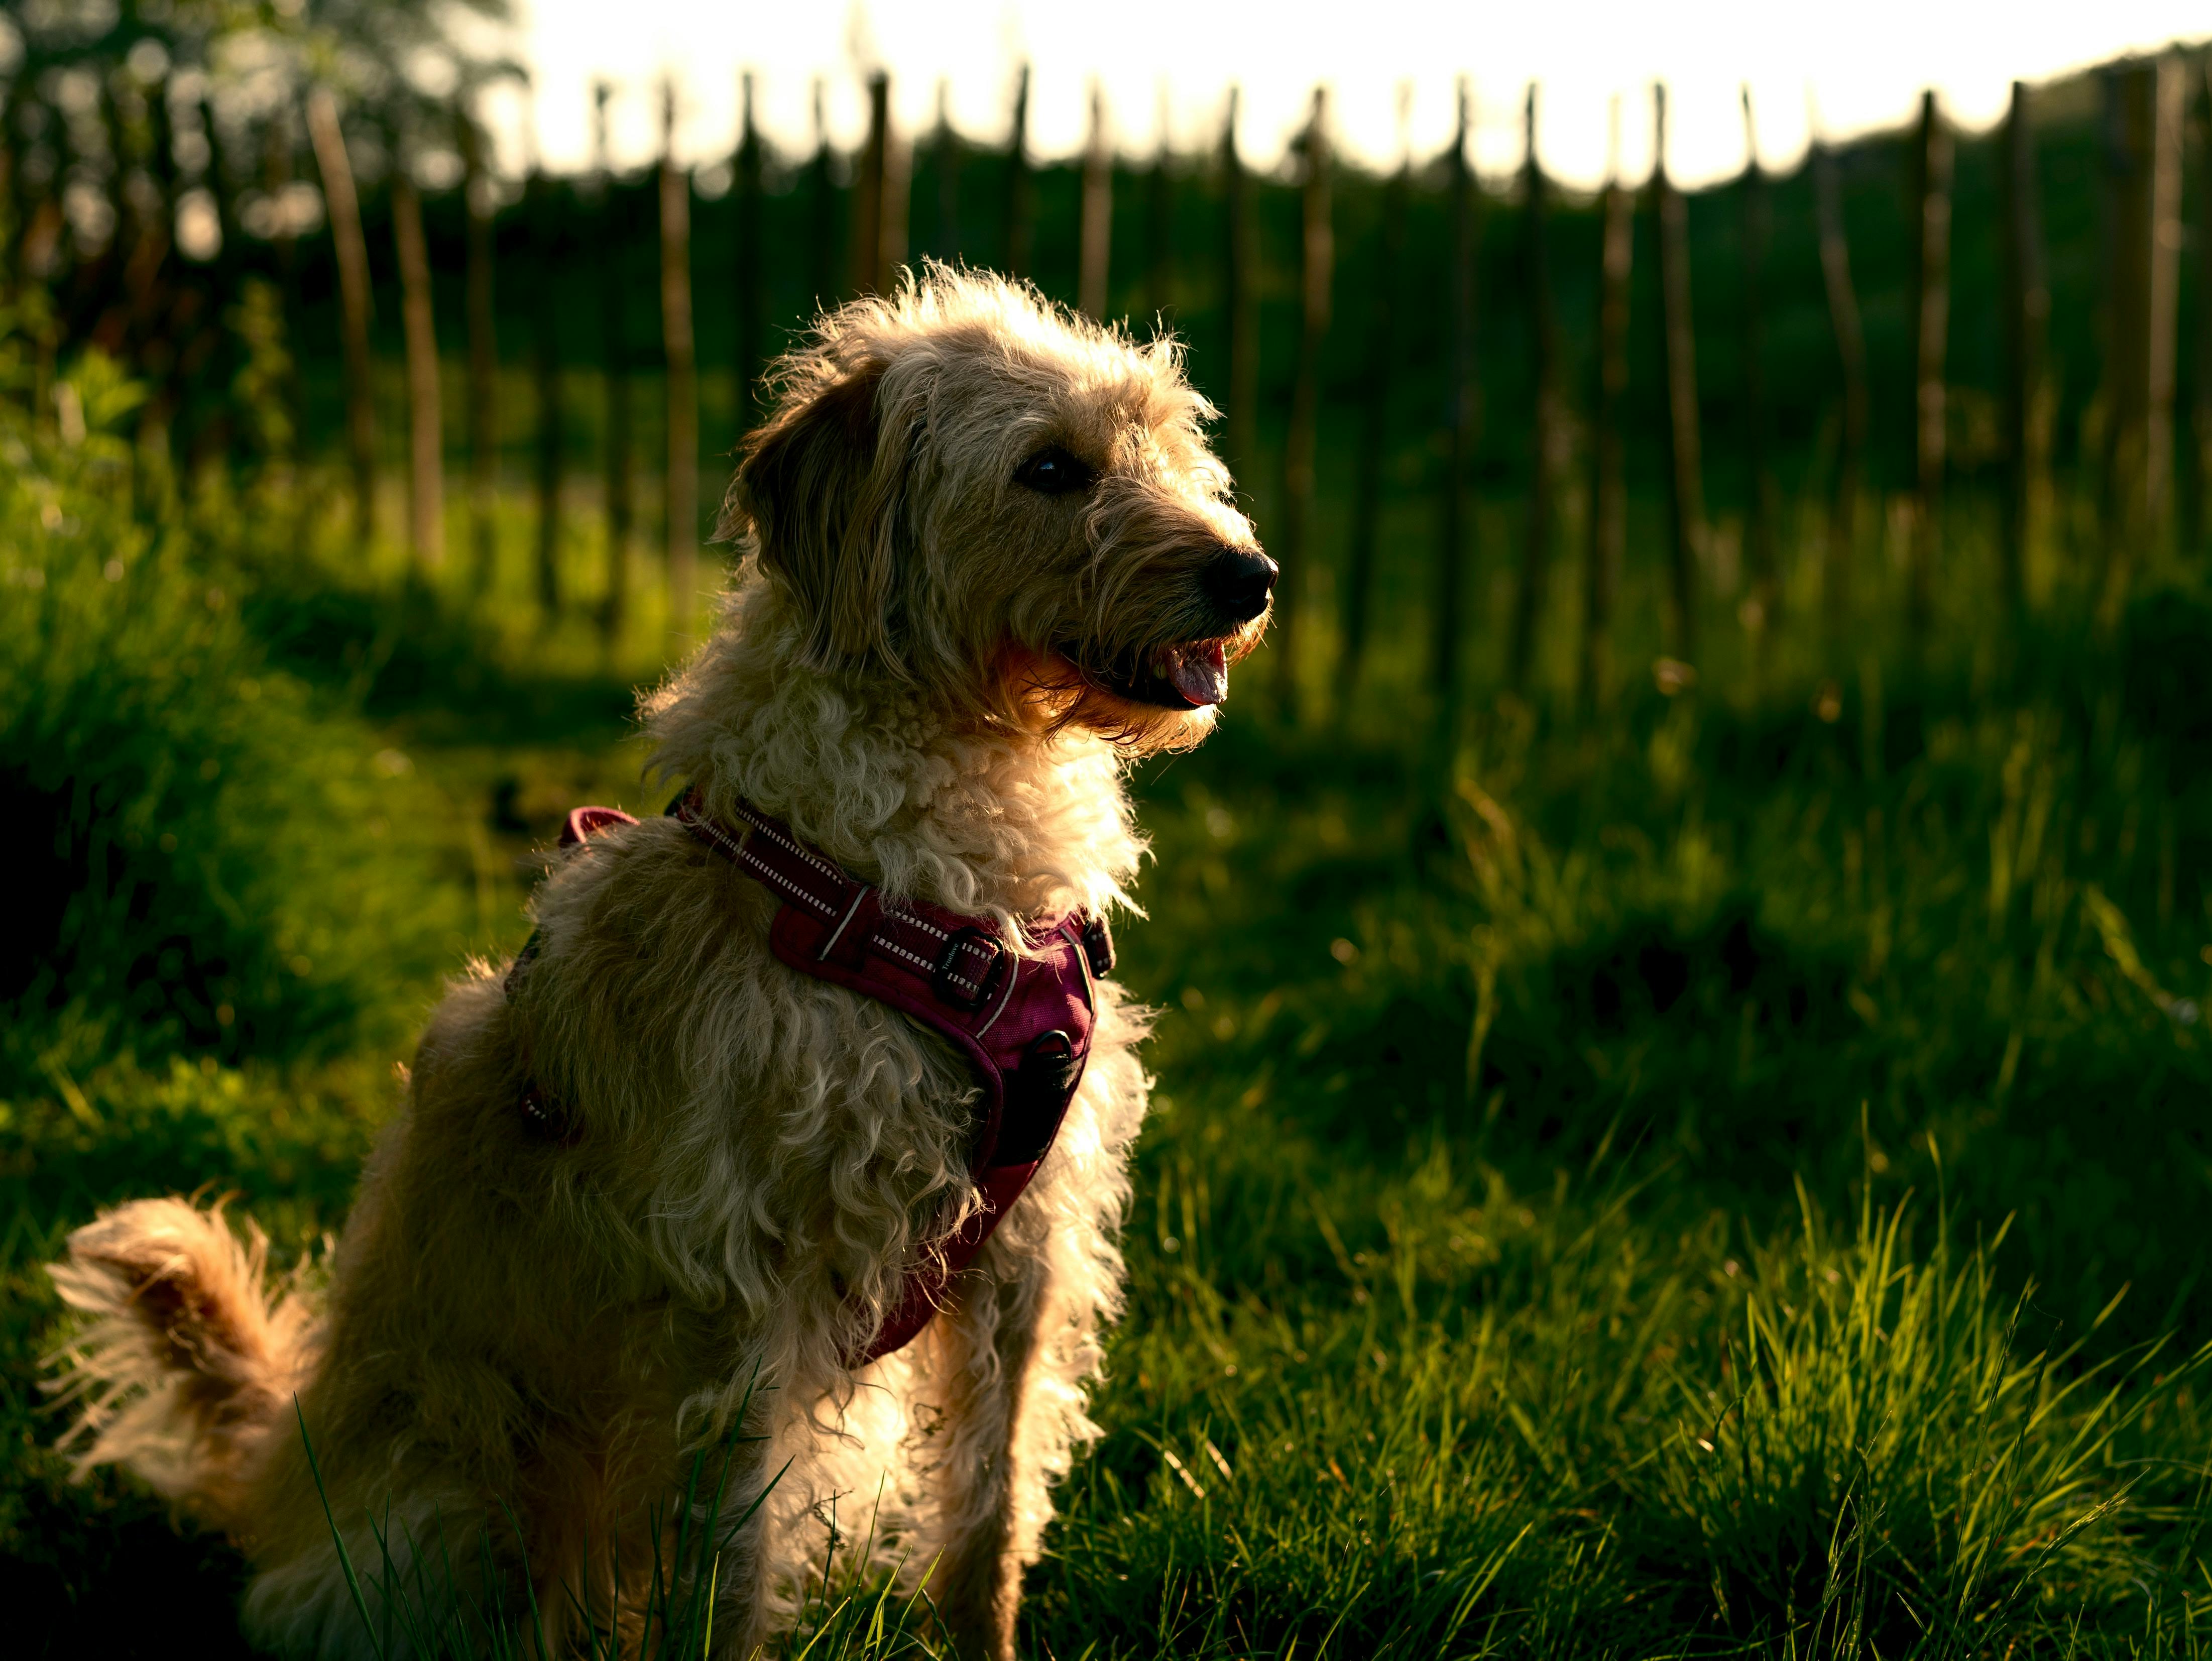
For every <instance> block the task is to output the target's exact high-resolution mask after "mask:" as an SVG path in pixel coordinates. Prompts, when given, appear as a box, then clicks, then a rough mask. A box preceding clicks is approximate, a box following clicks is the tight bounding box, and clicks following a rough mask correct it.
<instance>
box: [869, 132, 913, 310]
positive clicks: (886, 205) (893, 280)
mask: <svg viewBox="0 0 2212 1661" xmlns="http://www.w3.org/2000/svg"><path fill="white" fill-rule="evenodd" d="M886 91H888V88H886ZM913 207H914V146H913V145H912V144H909V143H907V142H906V141H905V140H903V139H902V138H901V137H899V134H898V130H897V128H896V127H895V126H893V125H891V120H890V108H889V106H888V104H886V106H885V108H884V199H883V218H882V220H881V222H879V223H878V227H877V229H876V291H877V292H878V294H890V292H891V291H892V290H893V289H896V288H897V287H898V280H899V271H900V270H901V269H902V267H903V266H904V265H906V254H907V240H906V234H907V221H908V217H909V216H910V215H911V212H912V210H913Z"/></svg>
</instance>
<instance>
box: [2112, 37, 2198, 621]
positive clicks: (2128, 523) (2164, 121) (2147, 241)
mask: <svg viewBox="0 0 2212 1661" xmlns="http://www.w3.org/2000/svg"><path fill="white" fill-rule="evenodd" d="M2105 88H2106V192H2107V198H2108V202H2109V204H2110V205H2109V208H2108V212H2107V219H2106V222H2107V225H2108V226H2109V228H2110V235H2109V248H2110V254H2109V265H2108V276H2107V285H2108V288H2107V295H2106V325H2105V326H2106V380H2107V396H2106V406H2107V410H2108V419H2109V423H2110V427H2111V432H2110V435H2109V437H2108V439H2107V441H2106V473H2107V478H2108V484H2107V486H2106V502H2107V508H2106V532H2105V536H2104V538H2103V540H2104V545H2105V561H2106V564H2105V574H2104V584H2103V587H2104V593H2103V595H2102V597H2101V600H2100V606H2099V611H2100V618H2101V620H2102V621H2103V622H2105V623H2106V624H2111V623H2112V621H2114V620H2115V619H2116V618H2117V617H2118V612H2119V609H2120V607H2121V606H2122V605H2124V604H2125V602H2126V599H2127V591H2128V587H2129V585H2130V581H2131V580H2132V577H2133V575H2134V571H2135V569H2136V565H2137V564H2138V563H2140V562H2141V561H2142V559H2143V558H2144V557H2146V556H2147V555H2148V553H2149V552H2150V551H2151V549H2152V548H2153V547H2154V545H2156V543H2157V540H2158V538H2159V535H2160V532H2161V531H2162V530H2163V528H2164V520H2165V515H2166V505H2167V499H2168V496H2169V485H2170V481H2171V475H2172V455H2173V382H2174V359H2175V350H2174V349H2175V338H2174V337H2175V324H2176V320H2177V311H2178V298H2177V290H2178V289H2179V275H2180V273H2179V242H2180V222H2179V221H2180V198H2181V179H2180V172H2181V75H2180V70H2179V64H2177V63H2176V62H2175V61H2174V60H2173V59H2172V58H2162V59H2160V60H2159V61H2157V62H2154V63H2148V64H2130V65H2127V66H2125V67H2123V68H2120V69H2117V70H2107V71H2106V74H2105Z"/></svg>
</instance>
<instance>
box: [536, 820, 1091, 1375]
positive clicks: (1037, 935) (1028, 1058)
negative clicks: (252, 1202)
mask: <svg viewBox="0 0 2212 1661" xmlns="http://www.w3.org/2000/svg"><path fill="white" fill-rule="evenodd" d="M668 811H669V813H670V815H671V817H672V818H675V819H676V820H677V821H678V823H679V824H682V825H684V828H685V829H686V830H687V831H690V833H691V834H692V835H693V836H694V837H697V838H698V839H699V840H700V841H701V842H702V843H704V844H705V845H706V846H708V848H711V849H714V851H715V852H716V853H718V854H720V855H722V857H723V858H725V859H726V860H728V861H730V862H731V863H732V864H733V865H735V866H736V867H738V869H739V870H741V871H743V872H744V873H745V874H746V875H748V876H750V877H751V878H752V879H754V880H755V881H757V882H758V883H760V884H761V885H762V886H763V887H765V888H766V889H767V890H768V891H769V892H770V893H772V894H774V895H775V897H776V898H777V900H778V901H779V902H780V904H778V906H777V908H776V914H775V921H774V922H773V923H772V924H771V925H770V927H769V949H770V950H771V951H772V952H774V953H775V956H776V958H778V959H779V960H781V962H783V963H784V964H787V965H789V966H790V967H791V968H793V969H794V970H799V972H800V973H802V974H805V975H809V976H811V977H814V978H816V979H819V980H826V981H829V982H831V983H835V984H837V985H840V986H843V987H846V988H848V989H850V990H852V991H854V992H857V993H860V994H861V995H865V996H867V997H871V998H873V999H875V1000H877V1001H879V1002H882V1003H886V1004H889V1005H890V1007H893V1008H895V1009H897V1010H899V1011H901V1012H902V1013H905V1014H907V1015H908V1016H910V1017H912V1018H913V1019H915V1020H918V1021H920V1022H921V1023H922V1024H923V1025H926V1026H928V1027H930V1028H931V1029H933V1031H937V1032H938V1033H939V1034H940V1035H942V1036H943V1037H945V1038H947V1039H948V1040H950V1041H951V1043H952V1044H953V1045H954V1046H955V1047H956V1048H957V1049H958V1050H960V1051H961V1052H962V1053H963V1056H965V1057H966V1058H967V1060H968V1062H969V1066H970V1067H971V1068H972V1069H973V1070H974V1072H975V1078H976V1081H977V1083H978V1084H979V1085H981V1087H982V1088H981V1096H980V1098H979V1099H978V1102H977V1104H976V1125H975V1133H974V1135H973V1138H972V1141H971V1143H970V1154H969V1165H970V1171H971V1174H972V1176H973V1177H974V1179H975V1187H976V1194H977V1199H978V1202H979V1203H978V1204H977V1206H976V1207H975V1208H973V1209H972V1210H971V1211H970V1212H969V1214H968V1217H967V1220H965V1221H964V1222H963V1223H962V1224H961V1226H959V1227H958V1228H957V1229H955V1230H953V1231H951V1232H950V1233H948V1234H947V1235H945V1237H944V1238H941V1239H939V1241H937V1242H935V1243H934V1244H933V1248H932V1249H931V1250H929V1251H928V1252H927V1253H926V1254H925V1255H924V1256H923V1258H922V1260H921V1262H919V1263H917V1264H915V1266H914V1267H913V1268H911V1269H908V1273H907V1277H906V1283H905V1285H904V1287H902V1290H901V1293H900V1297H899V1299H898V1301H897V1303H896V1305H895V1306H894V1307H893V1309H892V1310H891V1311H890V1314H889V1315H888V1316H887V1317H885V1319H884V1323H883V1325H882V1326H881V1327H880V1328H879V1329H878V1330H877V1332H876V1334H875V1335H874V1337H873V1338H872V1339H871V1340H870V1341H869V1342H868V1343H867V1344H866V1345H865V1346H863V1347H861V1348H860V1349H859V1350H858V1351H856V1352H855V1353H854V1354H852V1355H849V1356H848V1358H847V1360H848V1362H849V1363H850V1364H851V1365H852V1366H856V1367H857V1366H862V1365H865V1364H866V1362H869V1361H872V1360H875V1359H876V1358H878V1356H882V1355H887V1354H890V1353H891V1352H892V1351H893V1350H895V1349H897V1348H900V1347H901V1346H902V1345H903V1344H904V1343H906V1342H908V1340H909V1339H911V1338H912V1337H913V1336H914V1335H915V1334H916V1333H918V1332H920V1331H921V1329H922V1328H923V1327H925V1326H927V1324H928V1323H929V1321H930V1318H931V1317H933V1316H934V1315H935V1314H936V1312H937V1310H938V1308H939V1305H941V1304H942V1303H943V1301H944V1298H945V1289H946V1286H947V1284H948V1282H949V1281H951V1278H952V1276H954V1275H957V1274H959V1273H960V1272H961V1271H962V1270H963V1269H965V1268H966V1267H967V1266H968V1265H969V1263H970V1262H973V1261H974V1259H975V1255H976V1253H977V1252H979V1251H981V1250H982V1247H983V1243H984V1242H985V1241H986V1240H987V1239H988V1238H990V1237H991V1234H992V1232H993V1231H994V1230H995V1229H996V1228H997V1226H998V1225H999V1220H1000V1218H1002V1217H1003V1216H1005V1214H1006V1212H1007V1210H1008V1209H1009V1208H1011V1207H1012V1205H1013V1204H1014V1202H1016V1201H1017V1200H1018V1199H1019V1198H1020V1197H1021V1195H1022V1192H1023V1190H1024V1189H1026V1188H1027V1187H1028V1186H1029V1183H1030V1178H1031V1177H1034V1176H1035V1175H1036V1171H1037V1168H1038V1166H1039V1165H1042V1163H1043V1161H1044V1158H1045V1155H1046V1154H1047V1153H1049V1152H1050V1151H1051V1148H1052V1145H1053V1142H1054V1140H1055V1139H1056V1138H1057V1137H1058V1135H1059V1134H1060V1123H1061V1122H1062V1121H1063V1120H1064V1119H1065V1118H1066V1114H1067V1106H1068V1103H1069V1101H1070V1100H1071V1099H1072V1098H1073V1096H1074V1093H1075V1089H1076V1086H1078V1085H1079V1083H1080V1082H1081V1081H1082V1078H1083V1071H1084V1064H1085V1062H1086V1061H1088V1059H1089V1058H1090V1054H1091V1028H1092V1026H1093V1025H1094V1023H1095V1020H1096V1015H1097V996H1096V992H1095V988H1094V982H1095V979H1096V978H1097V977H1103V976H1104V975H1106V974H1109V973H1110V972H1111V971H1112V970H1113V967H1114V939H1113V935H1112V934H1111V933H1110V932H1109V929H1108V928H1107V927H1106V922H1105V919H1104V918H1103V917H1091V916H1085V915H1084V914H1081V913H1071V914H1070V915H1068V916H1064V917H1060V918H1058V919H1056V920H1054V921H1052V922H1043V923H1038V924H1036V925H1033V926H1032V927H1031V928H1030V930H1029V933H1028V940H1027V942H1026V949H1025V950H1024V951H1021V952H1016V951H1014V950H1012V948H1010V947H1009V946H1007V945H1006V942H1005V941H1004V940H1001V939H1000V937H999V936H998V934H996V933H994V931H992V930H991V929H988V928H984V927H982V926H981V925H980V924H979V923H978V922H977V921H976V920H975V919H974V918H972V917H968V916H962V915H961V914H960V913H958V912H956V911H949V910H945V908H943V907H942V906H936V905H931V904H927V903H926V902H923V901H919V900H904V901H901V902H898V903H897V904H887V903H885V901H884V897H883V894H882V891H880V890H879V889H878V888H877V887H876V886H875V885H873V884H872V883H867V882H864V881H862V880H861V879H859V878H857V877H854V876H853V875H851V874H850V873H848V872H847V871H846V870H845V869H844V867H842V866H840V865H838V864H837V863H836V861H833V860H830V859H829V858H827V857H826V856H824V855H822V854H820V853H818V852H817V851H816V850H815V849H811V848H809V847H808V846H806V844H805V843H803V842H801V841H800V840H799V838H798V837H796V836H794V835H793V833H792V831H791V829H790V827H789V826H788V825H787V824H784V823H783V822H782V821H781V819H777V818H771V817H770V816H769V815H768V814H766V813H763V812H760V811H759V810H758V809H757V808H754V807H753V806H750V804H747V803H744V802H738V803H735V804H733V806H732V812H733V813H734V815H735V817H736V818H737V820H738V823H737V824H736V825H735V826H734V827H732V826H730V825H727V824H723V823H721V822H720V821H718V820H717V819H716V818H714V816H713V815H712V814H710V813H709V812H708V811H707V808H706V805H705V802H704V800H703V798H702V796H701V795H700V794H699V792H698V791H696V790H692V791H690V792H689V793H687V794H684V796H682V797H681V798H679V799H678V800H677V801H676V802H674V803H673V804H671V806H670V808H669V810H668ZM636 823H637V821H636V820H635V819H634V818H630V816H629V814H627V813H623V812H619V811H617V809H614V808H611V807H580V808H577V809H576V810H575V811H574V812H572V813H570V814H569V815H568V822H567V824H565V825H563V827H562V834H561V842H562V846H564V847H571V846H579V845H581V844H583V843H586V842H587V841H588V840H589V839H590V838H591V837H592V836H593V835H594V834H596V833H598V832H600V831H609V830H612V829H614V828H616V827H617V826H618V825H629V824H636ZM537 951H538V940H537V937H536V936H534V935H533V936H532V940H531V942H530V944H529V945H528V946H525V947H524V948H523V951H522V953H521V955H520V956H519V957H518V958H516V959H515V963H514V965H513V968H511V969H510V970H508V971H507V989H508V991H509V993H510V994H512V993H513V989H514V988H515V985H516V983H517V981H518V979H519V977H520V975H521V973H522V971H523V969H524V967H525V965H526V964H528V963H529V962H530V961H531V960H532V958H534V957H535V956H536V955H537ZM533 1114H534V1117H533ZM524 1115H525V1118H526V1122H532V1123H538V1124H541V1125H543V1124H546V1123H550V1118H549V1116H547V1115H546V1113H545V1110H544V1108H543V1106H542V1105H540V1104H539V1103H538V1098H537V1096H536V1095H535V1093H534V1092H533V1093H532V1094H531V1095H529V1096H526V1098H525V1102H524ZM566 1140H567V1141H574V1136H573V1135H571V1136H569V1137H568V1138H567V1139H566Z"/></svg>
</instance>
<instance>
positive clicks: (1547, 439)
mask: <svg viewBox="0 0 2212 1661" xmlns="http://www.w3.org/2000/svg"><path fill="white" fill-rule="evenodd" d="M1521 125H1522V134H1523V138H1524V143H1525V144H1526V149H1527V155H1528V161H1527V162H1526V165H1525V166H1524V167H1523V168H1522V244H1521V274H1522V284H1523V287H1524V290H1525V293H1526V297H1527V303H1528V347H1529V356H1530V358H1531V367H1532V368H1533V369H1534V382H1535V386H1534V399H1533V408H1532V409H1531V411H1530V412H1529V415H1530V432H1529V438H1528V441H1529V459H1528V462H1529V465H1528V521H1527V523H1526V525H1525V526H1524V527H1523V529H1522V543H1521V579H1520V581H1519V583H1518V585H1517V586H1516V588H1515V591H1514V597H1513V630H1512V633H1511V635H1510V637H1509V640H1508V657H1507V663H1506V682H1507V684H1509V685H1510V686H1511V688H1512V689H1513V690H1514V691H1516V692H1524V691H1527V690H1528V678H1529V676H1530V674H1531V673H1532V672H1534V667H1535V662H1536V632H1537V630H1538V629H1539V628H1540V627H1541V625H1542V623H1543V617H1544V596H1545V590H1546V588H1547V587H1548V585H1549V579H1550V575H1551V563H1552V527H1553V523H1554V522H1555V520H1556V519H1557V517H1558V513H1559V506H1558V502H1556V500H1555V496H1556V495H1557V491H1558V488H1559V463H1560V460H1561V457H1560V454H1559V449H1560V441H1561V438H1562V437H1563V436H1564V429H1565V422H1563V421H1562V420H1561V419H1560V411H1559V330H1558V327H1557V326H1556V323H1555V321H1554V319H1553V311H1552V271H1551V261H1550V259H1549V257H1548V252H1547V249H1546V247H1545V238H1546V234H1547V228H1546V224H1545V221H1546V218H1547V215H1548V213H1549V211H1550V204H1549V200H1548V198H1549V186H1548V185H1547V181H1546V179H1545V178H1544V168H1543V164H1542V162H1541V161H1540V160H1539V159H1538V156H1537V154H1536V88H1535V83H1534V82H1530V83H1529V87H1528V98H1527V100H1526V102H1525V103H1524V104H1523V105H1522V117H1521Z"/></svg>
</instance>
